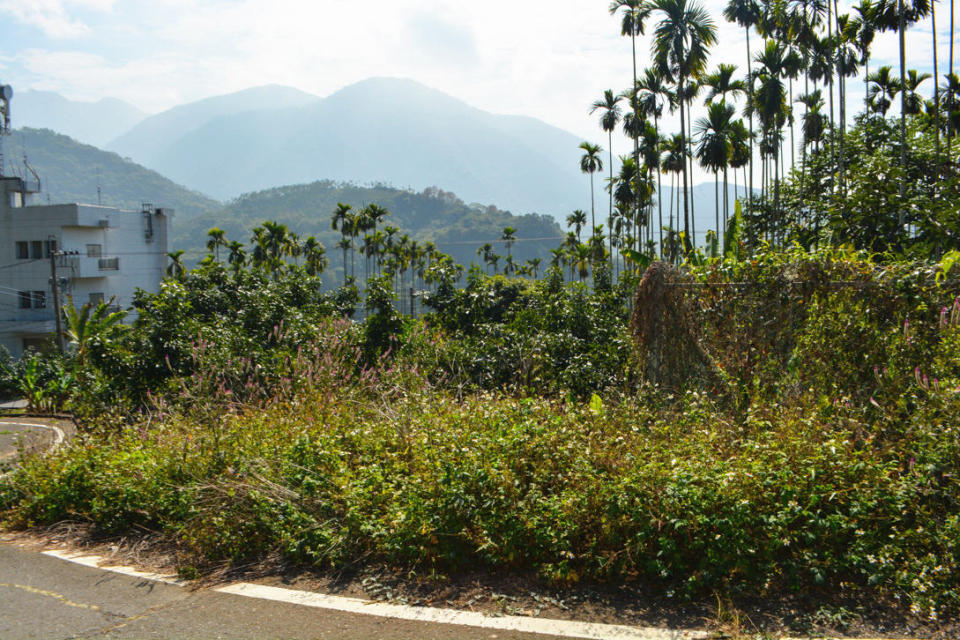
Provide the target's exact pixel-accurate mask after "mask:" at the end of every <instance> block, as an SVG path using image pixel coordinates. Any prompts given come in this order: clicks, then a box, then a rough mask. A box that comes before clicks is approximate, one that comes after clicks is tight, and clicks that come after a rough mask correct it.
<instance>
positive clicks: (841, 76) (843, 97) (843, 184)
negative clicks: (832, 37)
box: [833, 0, 847, 216]
mask: <svg viewBox="0 0 960 640" xmlns="http://www.w3.org/2000/svg"><path fill="white" fill-rule="evenodd" d="M833 20H834V24H835V25H836V27H837V39H840V38H841V37H842V36H841V34H840V9H839V7H838V5H837V0H833ZM843 57H844V63H843V64H837V80H838V81H839V87H838V89H839V97H840V198H841V199H840V202H841V205H840V215H841V216H842V215H844V213H843V204H842V203H843V202H844V194H845V193H846V189H847V175H846V169H847V167H846V162H847V157H846V155H845V154H844V152H843V147H844V134H846V129H847V84H846V83H847V74H846V71H847V69H846V66H847V65H846V54H843Z"/></svg>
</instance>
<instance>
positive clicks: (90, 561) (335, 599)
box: [42, 550, 713, 640]
mask: <svg viewBox="0 0 960 640" xmlns="http://www.w3.org/2000/svg"><path fill="white" fill-rule="evenodd" d="M42 553H43V554H45V555H48V556H52V557H54V558H59V559H61V560H67V561H69V562H74V563H76V564H81V565H83V566H86V567H92V568H95V569H100V570H102V571H110V572H113V573H119V574H122V575H125V576H131V577H135V578H142V579H144V580H154V581H156V582H163V583H166V584H172V585H175V586H180V587H182V586H186V585H187V582H185V581H183V580H179V579H177V577H176V576H174V575H164V574H159V573H150V572H147V571H140V570H138V569H134V568H133V567H127V566H124V565H110V564H104V565H101V563H106V562H109V561H108V560H107V559H105V558H102V557H101V556H96V555H85V554H80V553H71V552H66V551H56V550H51V551H44V552H42ZM211 591H217V592H220V593H226V594H231V595H237V596H244V597H247V598H257V599H260V600H271V601H273V602H284V603H287V604H294V605H300V606H305V607H314V608H319V609H330V610H334V611H343V612H347V613H356V614H361V615H370V616H377V617H380V618H394V619H397V620H411V621H415V622H426V623H433V624H453V625H459V626H465V627H480V628H483V629H497V630H501V631H517V632H524V633H535V634H540V635H550V636H558V637H564V638H587V639H590V640H698V639H700V638H709V637H711V636H712V635H713V634H711V633H710V632H708V631H693V630H674V629H659V628H654V627H630V626H626V625H618V624H600V623H594V622H577V621H571V620H550V619H544V618H527V617H523V616H492V615H487V614H484V613H476V612H473V611H457V610H454V609H439V608H436V607H412V606H408V605H400V604H384V603H381V602H374V601H372V600H361V599H358V598H345V597H342V596H330V595H325V594H322V593H313V592H310V591H298V590H295V589H283V588H280V587H269V586H265V585H259V584H251V583H249V582H238V583H235V584H231V585H227V586H224V587H216V588H213V589H211Z"/></svg>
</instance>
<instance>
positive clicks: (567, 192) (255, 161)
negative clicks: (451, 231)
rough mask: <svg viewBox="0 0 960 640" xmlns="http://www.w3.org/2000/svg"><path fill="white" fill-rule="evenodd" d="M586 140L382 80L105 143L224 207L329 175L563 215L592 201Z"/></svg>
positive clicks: (190, 118)
mask: <svg viewBox="0 0 960 640" xmlns="http://www.w3.org/2000/svg"><path fill="white" fill-rule="evenodd" d="M580 142H581V140H580V139H579V138H578V137H576V136H574V135H573V134H571V133H568V132H566V131H562V130H560V129H557V128H555V127H552V126H550V125H547V124H545V123H543V122H540V121H538V120H535V119H533V118H528V117H523V116H504V115H495V114H491V113H487V112H485V111H481V110H480V109H476V108H474V107H471V106H470V105H468V104H466V103H465V102H462V101H460V100H458V99H456V98H453V97H451V96H448V95H446V94H444V93H442V92H440V91H437V90H434V89H430V88H428V87H425V86H424V85H422V84H419V83H416V82H414V81H412V80H403V79H396V78H372V79H369V80H365V81H362V82H358V83H356V84H353V85H350V86H348V87H346V88H344V89H341V90H340V91H337V92H336V93H334V94H332V95H330V96H328V97H326V98H315V97H312V96H309V95H308V94H303V93H301V92H297V91H296V90H292V89H289V88H284V87H276V86H274V87H261V88H259V89H252V90H248V91H243V92H240V93H236V94H231V95H229V96H221V97H219V98H215V99H210V100H205V101H201V102H198V103H193V104H191V105H185V106H182V107H176V108H174V109H171V110H169V111H166V112H164V113H161V114H158V115H156V116H152V117H149V118H147V119H145V120H143V121H142V122H140V123H139V124H138V125H137V126H135V127H133V129H131V130H130V131H129V132H128V133H126V134H124V135H122V136H120V137H118V138H117V139H115V140H114V141H112V142H111V143H109V144H108V145H107V148H108V149H110V150H112V151H116V152H118V153H119V154H121V155H123V156H127V157H130V158H132V159H133V160H135V161H137V162H140V163H141V164H143V165H144V166H146V167H149V168H151V169H154V170H155V171H158V172H160V173H162V174H163V175H166V176H169V177H170V178H171V179H173V180H175V181H177V182H179V183H181V184H184V185H186V186H188V187H190V188H191V189H196V190H198V191H201V192H203V193H207V194H210V195H212V196H213V197H216V198H219V199H224V200H226V199H230V198H234V197H237V196H238V195H240V194H242V193H246V192H251V191H257V190H261V189H266V188H270V187H274V186H277V185H280V184H294V183H306V182H312V181H314V180H318V179H324V180H337V181H350V182H356V183H366V182H380V183H387V184H391V185H393V186H396V187H398V188H412V189H415V190H421V189H424V188H426V187H429V186H439V187H441V188H443V189H447V190H451V191H454V192H455V193H457V194H458V195H459V196H460V197H462V198H463V199H464V200H465V201H467V202H483V203H487V202H495V203H497V205H498V206H500V207H504V208H506V209H510V210H512V211H518V212H523V213H526V212H538V213H547V214H550V215H553V216H555V217H557V218H560V217H562V216H565V215H566V214H567V213H569V212H570V211H572V210H573V209H576V208H584V207H586V206H588V204H589V180H588V177H587V176H585V175H583V174H582V173H581V172H580V168H579V160H580V156H581V154H582V152H581V151H580V150H579V149H578V145H579V144H580Z"/></svg>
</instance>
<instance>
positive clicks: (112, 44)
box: [0, 0, 960, 153]
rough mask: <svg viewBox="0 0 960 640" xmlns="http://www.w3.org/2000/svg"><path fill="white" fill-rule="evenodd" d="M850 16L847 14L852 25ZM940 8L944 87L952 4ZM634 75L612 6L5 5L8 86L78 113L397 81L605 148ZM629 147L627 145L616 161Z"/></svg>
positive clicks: (600, 1)
mask: <svg viewBox="0 0 960 640" xmlns="http://www.w3.org/2000/svg"><path fill="white" fill-rule="evenodd" d="M725 2H726V0H706V1H705V2H704V3H703V4H704V6H705V7H706V8H707V9H708V11H710V13H711V14H712V15H713V17H714V20H715V22H716V25H717V27H718V30H719V44H718V45H717V46H716V47H715V48H714V49H713V51H712V55H711V61H710V67H711V68H712V67H715V66H716V64H717V63H719V62H727V63H733V64H737V65H740V66H741V68H743V67H744V66H745V64H746V58H745V49H744V34H743V30H742V29H740V28H738V27H736V26H734V25H731V24H729V23H727V22H725V21H724V20H723V19H722V15H721V10H722V7H723V6H724V4H725ZM849 7H850V3H849V2H841V3H840V10H841V13H843V12H845V11H847V10H849ZM937 10H938V16H937V18H938V19H937V26H938V31H939V35H938V40H939V46H938V51H939V52H940V53H939V56H940V63H941V74H943V73H945V72H946V65H947V46H948V45H947V37H948V33H949V32H948V29H949V18H950V15H949V11H950V6H949V3H946V4H945V3H938V5H937ZM654 20H655V18H654ZM651 30H652V24H651V25H649V26H648V28H647V32H648V33H649V32H650V31H651ZM751 44H752V46H753V47H754V50H756V48H757V46H758V44H759V39H758V38H756V37H753V38H752V39H751ZM649 47H650V42H649V37H646V36H644V37H641V38H639V39H638V41H637V58H638V61H637V64H638V67H640V68H641V69H642V68H643V67H644V66H646V65H647V64H648V62H649V51H650V48H649ZM958 48H960V47H958ZM931 49H932V42H931V32H930V23H929V20H927V21H925V22H922V23H919V24H918V25H917V26H916V27H914V28H912V29H911V30H910V32H909V34H908V40H907V63H908V67H915V68H918V69H920V70H923V71H929V70H931V69H930V67H931V62H930V58H931V56H930V53H931ZM881 64H890V65H892V66H894V67H895V68H896V66H897V42H896V36H895V35H893V34H881V35H880V36H878V38H877V40H876V41H875V43H874V46H873V59H872V61H871V69H876V68H877V67H878V66H880V65H881ZM957 66H960V60H958V61H957ZM631 75H632V72H631V53H630V39H629V38H626V37H622V36H620V34H619V20H618V19H616V18H614V17H612V16H610V14H609V12H608V0H551V2H546V3H545V2H532V1H530V0H483V1H482V2H462V0H457V1H454V0H367V1H366V2H362V3H361V2H352V1H349V0H0V82H3V83H5V84H11V85H13V86H14V89H15V91H21V90H26V89H36V90H46V91H55V92H58V93H60V94H62V95H64V96H65V97H68V98H71V99H74V100H84V101H94V100H97V99H100V98H104V97H115V98H120V99H122V100H125V101H127V102H130V103H131V104H133V105H135V106H137V107H139V108H140V109H142V110H144V111H146V112H148V113H156V112H160V111H162V110H164V109H167V108H170V107H172V106H175V105H177V104H182V103H185V102H191V101H194V100H198V99H202V98H205V97H209V96H212V95H219V94H224V93H230V92H233V91H238V90H241V89H245V88H248V87H252V86H260V85H265V84H282V85H288V86H292V87H296V88H298V89H301V90H303V91H306V92H309V93H312V94H316V95H318V96H326V95H329V94H331V93H333V92H335V91H336V90H338V89H340V88H342V87H344V86H346V85H349V84H352V83H354V82H358V81H360V80H363V79H366V78H369V77H372V76H395V77H405V78H411V79H413V80H417V81H419V82H421V83H423V84H426V85H428V86H430V87H433V88H435V89H439V90H441V91H443V92H445V93H448V94H450V95H452V96H454V97H457V98H460V99H462V100H464V101H466V102H468V103H470V104H472V105H474V106H476V107H479V108H481V109H484V110H487V111H491V112H494V113H504V114H521V115H527V116H532V117H535V118H538V119H540V120H543V121H545V122H547V123H549V124H552V125H555V126H557V127H560V128H563V129H566V130H568V131H570V132H572V133H574V134H576V135H578V136H580V137H582V138H583V139H585V140H590V141H593V142H597V143H600V144H601V145H602V146H604V147H606V142H607V141H606V135H605V134H604V133H603V132H602V131H600V129H599V127H598V125H597V118H596V117H595V116H591V115H589V113H588V112H589V107H590V105H591V103H592V102H593V101H594V100H597V99H599V98H600V97H601V96H602V93H603V90H604V89H607V88H612V89H615V90H617V91H619V90H621V89H623V88H625V87H627V86H629V84H630V77H631ZM924 88H925V89H927V90H928V91H932V83H931V82H930V81H928V82H927V83H926V85H925V86H924ZM800 92H801V91H800V88H799V87H797V93H798V94H799V93H800ZM862 96H863V89H862V82H851V83H850V98H851V100H862ZM14 100H16V98H14ZM857 104H859V103H857ZM696 116H697V114H696V113H694V117H696ZM666 125H667V126H668V127H669V126H676V125H672V123H671V122H670V121H669V120H668V121H667V122H666ZM627 150H628V144H627V141H626V140H625V139H624V140H619V141H618V140H616V139H615V141H614V151H615V152H616V153H626V152H627Z"/></svg>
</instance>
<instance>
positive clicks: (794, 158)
mask: <svg viewBox="0 0 960 640" xmlns="http://www.w3.org/2000/svg"><path fill="white" fill-rule="evenodd" d="M789 81H790V108H791V109H793V78H789ZM796 150H797V143H796V141H795V140H794V137H793V111H791V112H790V168H791V169H793V167H794V165H795V164H797V155H796Z"/></svg>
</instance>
